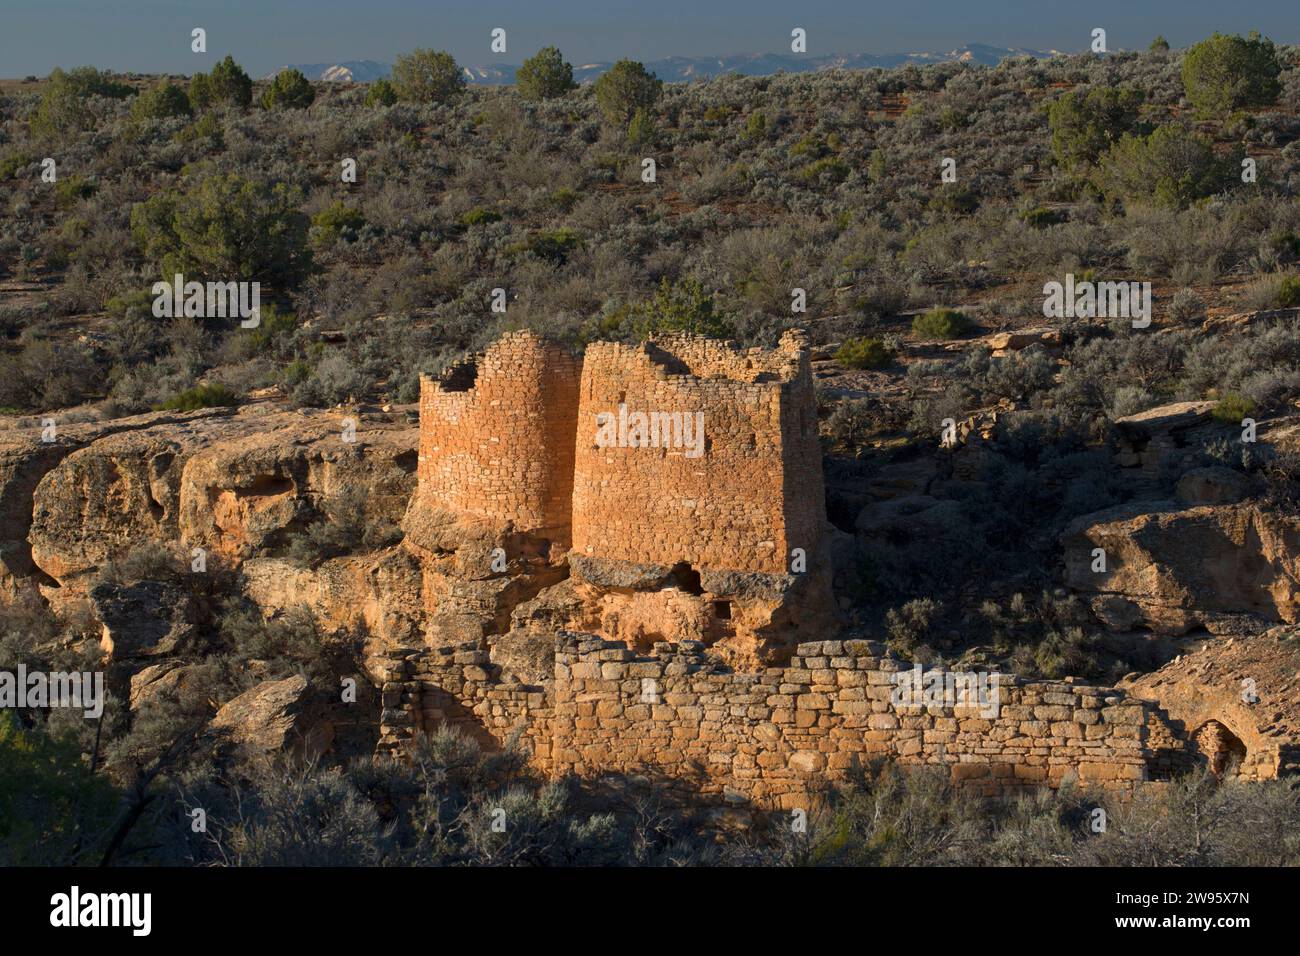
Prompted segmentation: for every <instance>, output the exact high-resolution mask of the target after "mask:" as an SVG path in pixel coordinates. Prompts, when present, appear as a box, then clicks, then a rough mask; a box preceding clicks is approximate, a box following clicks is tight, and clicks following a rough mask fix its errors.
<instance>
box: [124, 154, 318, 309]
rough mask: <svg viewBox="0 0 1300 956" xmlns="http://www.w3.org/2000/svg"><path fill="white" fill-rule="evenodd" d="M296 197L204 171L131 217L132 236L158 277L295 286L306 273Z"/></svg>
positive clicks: (287, 189) (284, 189) (285, 189)
mask: <svg viewBox="0 0 1300 956" xmlns="http://www.w3.org/2000/svg"><path fill="white" fill-rule="evenodd" d="M301 201H302V198H301V195H300V193H299V191H298V190H297V189H296V188H295V187H292V186H289V185H288V184H286V183H283V182H278V183H275V184H274V185H272V184H270V183H268V182H265V181H262V180H253V179H247V178H245V177H244V176H242V175H240V174H239V173H236V172H209V173H208V174H206V175H204V176H202V177H201V178H198V179H195V180H188V181H185V182H183V183H182V184H181V185H180V186H179V187H177V188H174V189H170V190H165V191H163V192H158V193H155V194H154V195H153V196H151V197H150V198H149V199H148V200H146V201H145V202H143V203H140V204H138V205H136V206H135V207H134V208H133V209H132V210H131V233H132V236H133V237H134V238H135V241H136V244H137V245H138V246H139V247H140V250H141V251H142V252H143V253H144V254H145V256H147V257H148V258H150V259H152V260H153V261H154V262H155V263H157V264H158V267H159V268H160V270H161V274H162V275H164V276H171V275H173V274H174V273H181V274H183V275H185V277H186V278H187V279H189V278H194V279H199V280H206V279H212V280H216V281H225V282H229V281H253V280H257V281H261V282H266V283H270V284H276V285H288V286H292V285H295V284H296V283H297V282H298V281H299V280H300V279H301V278H302V277H303V276H304V275H305V274H306V272H307V270H308V268H309V267H310V262H311V258H310V253H309V251H308V249H307V217H306V216H305V215H303V214H302V213H301V212H300V211H299V209H298V206H299V204H300V203H301Z"/></svg>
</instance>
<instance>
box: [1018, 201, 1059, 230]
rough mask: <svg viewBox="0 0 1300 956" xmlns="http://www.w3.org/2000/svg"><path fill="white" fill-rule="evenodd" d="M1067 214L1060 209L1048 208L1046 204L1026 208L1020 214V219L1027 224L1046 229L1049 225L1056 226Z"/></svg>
mask: <svg viewBox="0 0 1300 956" xmlns="http://www.w3.org/2000/svg"><path fill="white" fill-rule="evenodd" d="M1065 218H1066V217H1065V214H1064V213H1062V212H1061V211H1060V210H1058V209H1048V208H1047V207H1046V206H1035V207H1034V208H1032V209H1026V210H1025V211H1024V212H1022V213H1021V214H1020V221H1021V222H1023V223H1024V224H1025V225H1027V226H1033V227H1034V228H1035V229H1046V228H1047V227H1048V226H1055V225H1057V224H1059V223H1062V222H1064V221H1065Z"/></svg>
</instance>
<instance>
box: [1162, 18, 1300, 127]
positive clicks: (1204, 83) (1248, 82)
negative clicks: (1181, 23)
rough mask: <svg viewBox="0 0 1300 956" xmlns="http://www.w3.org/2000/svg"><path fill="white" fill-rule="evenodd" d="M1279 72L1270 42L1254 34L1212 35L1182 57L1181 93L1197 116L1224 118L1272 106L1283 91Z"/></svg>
mask: <svg viewBox="0 0 1300 956" xmlns="http://www.w3.org/2000/svg"><path fill="white" fill-rule="evenodd" d="M1281 72H1282V67H1281V65H1280V64H1279V63H1278V59H1277V49H1276V48H1275V47H1274V46H1273V43H1272V41H1270V40H1266V39H1262V38H1261V37H1260V35H1259V34H1258V33H1253V32H1252V33H1251V34H1250V36H1249V38H1243V37H1240V36H1225V35H1223V34H1221V33H1215V34H1214V35H1213V36H1212V37H1210V38H1209V39H1208V40H1202V41H1201V42H1200V43H1198V44H1196V45H1195V46H1193V47H1192V48H1191V49H1190V50H1188V51H1187V53H1186V54H1185V55H1184V56H1183V89H1184V90H1185V91H1186V93H1187V99H1188V100H1189V101H1190V102H1191V104H1192V106H1194V107H1195V108H1196V109H1197V110H1198V111H1199V112H1201V113H1202V114H1205V115H1210V116H1223V115H1225V114H1227V113H1230V112H1232V111H1233V110H1237V109H1242V108H1251V107H1262V106H1272V105H1273V103H1274V102H1276V101H1277V96H1278V93H1279V92H1281V89H1282V86H1281V84H1280V83H1279V82H1278V75H1279V74H1280V73H1281Z"/></svg>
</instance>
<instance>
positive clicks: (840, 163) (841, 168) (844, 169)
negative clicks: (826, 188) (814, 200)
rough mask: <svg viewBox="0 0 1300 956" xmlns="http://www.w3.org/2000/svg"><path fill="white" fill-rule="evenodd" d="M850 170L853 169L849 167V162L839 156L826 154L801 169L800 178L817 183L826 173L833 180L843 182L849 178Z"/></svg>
mask: <svg viewBox="0 0 1300 956" xmlns="http://www.w3.org/2000/svg"><path fill="white" fill-rule="evenodd" d="M850 172H852V170H851V169H850V168H849V164H848V163H846V162H844V160H842V159H840V158H839V157H838V156H824V157H822V158H821V159H819V160H817V161H816V162H812V163H809V164H808V165H807V166H805V167H804V168H803V169H801V170H799V178H800V179H803V180H804V181H805V182H809V183H815V182H817V181H818V180H819V179H821V178H822V175H823V174H824V175H826V176H828V177H829V178H830V179H831V181H832V182H837V183H842V182H844V180H845V179H847V178H848V176H849V173H850Z"/></svg>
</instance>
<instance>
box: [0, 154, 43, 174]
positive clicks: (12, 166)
mask: <svg viewBox="0 0 1300 956" xmlns="http://www.w3.org/2000/svg"><path fill="white" fill-rule="evenodd" d="M34 162H36V157H35V156H34V155H32V154H31V153H28V152H24V151H21V150H19V151H16V152H11V153H8V154H6V155H5V156H4V157H3V158H0V180H5V179H14V178H15V177H17V175H18V171H19V170H20V169H23V168H24V167H26V166H30V165H31V164H32V163H34Z"/></svg>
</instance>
